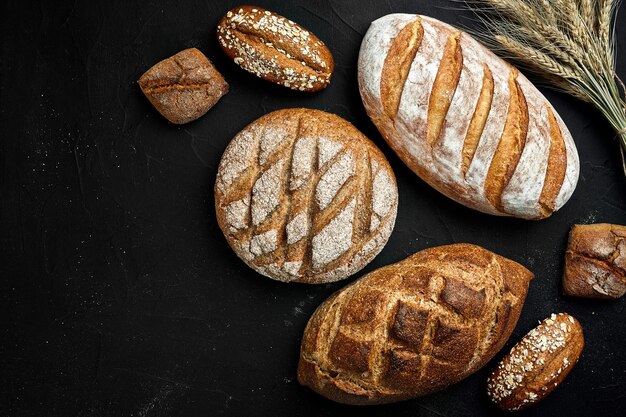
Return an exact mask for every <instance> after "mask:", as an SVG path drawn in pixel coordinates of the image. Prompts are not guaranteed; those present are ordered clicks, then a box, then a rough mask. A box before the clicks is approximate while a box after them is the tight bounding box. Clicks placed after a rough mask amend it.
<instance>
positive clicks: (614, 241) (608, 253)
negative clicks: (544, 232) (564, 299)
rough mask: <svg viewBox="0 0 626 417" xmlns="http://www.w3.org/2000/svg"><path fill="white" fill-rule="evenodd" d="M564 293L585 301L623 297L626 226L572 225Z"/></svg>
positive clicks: (625, 269)
mask: <svg viewBox="0 0 626 417" xmlns="http://www.w3.org/2000/svg"><path fill="white" fill-rule="evenodd" d="M563 292H564V293H565V294H566V295H571V296H574V297H586V298H608V299H611V298H620V297H622V296H623V295H624V294H626V226H620V225H617V224H608V223H598V224H575V225H574V226H573V227H572V230H571V231H570V234H569V241H568V243H567V252H565V271H564V273H563Z"/></svg>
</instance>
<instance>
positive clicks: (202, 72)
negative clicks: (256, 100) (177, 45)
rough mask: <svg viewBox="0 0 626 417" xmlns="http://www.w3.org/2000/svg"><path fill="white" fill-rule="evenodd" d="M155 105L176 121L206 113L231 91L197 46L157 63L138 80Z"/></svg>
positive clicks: (194, 117) (185, 121)
mask: <svg viewBox="0 0 626 417" xmlns="http://www.w3.org/2000/svg"><path fill="white" fill-rule="evenodd" d="M137 82H138V84H139V87H141V91H143V93H144V94H145V96H146V97H147V98H148V100H150V102H151V103H152V105H153V106H154V107H155V108H156V109H157V110H158V111H159V113H161V114H162V115H163V117H165V118H166V119H167V120H169V121H170V122H172V123H176V124H183V123H189V122H191V121H193V120H196V119H198V118H199V117H201V116H203V115H204V114H205V113H206V112H207V111H209V109H210V108H211V107H213V106H214V105H215V103H217V101H218V100H219V99H220V98H221V97H222V96H223V95H224V94H226V93H227V92H228V83H226V81H225V80H224V77H222V75H221V74H220V73H219V72H218V71H217V70H216V69H215V67H214V66H213V64H212V63H211V61H209V60H208V59H207V57H205V56H204V54H202V52H200V51H199V50H197V49H196V48H190V49H185V50H184V51H181V52H179V53H177V54H176V55H174V56H171V57H169V58H167V59H164V60H163V61H161V62H159V63H157V64H155V65H154V66H153V67H152V68H150V69H149V70H148V71H146V72H145V73H144V74H143V75H142V76H141V78H139V81H137Z"/></svg>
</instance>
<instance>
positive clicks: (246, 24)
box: [217, 6, 334, 92]
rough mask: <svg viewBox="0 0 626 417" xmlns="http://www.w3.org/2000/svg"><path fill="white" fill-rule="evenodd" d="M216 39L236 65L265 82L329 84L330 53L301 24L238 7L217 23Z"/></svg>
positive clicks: (308, 87)
mask: <svg viewBox="0 0 626 417" xmlns="http://www.w3.org/2000/svg"><path fill="white" fill-rule="evenodd" d="M217 40H218V42H219V44H220V46H221V47H222V50H223V51H224V52H225V53H226V55H228V56H229V57H230V58H231V59H233V60H234V61H235V64H237V65H239V66H240V67H241V68H243V69H245V70H246V71H248V72H251V73H253V74H255V75H256V76H257V77H261V78H263V79H265V80H267V81H271V82H273V83H276V84H279V85H282V86H285V87H287V88H291V89H292V90H298V91H308V92H313V91H318V90H321V89H324V88H326V87H328V84H330V78H331V76H332V74H333V70H334V62H333V56H332V54H331V53H330V51H329V50H328V48H327V47H326V45H324V42H322V41H321V40H319V39H318V38H317V36H315V35H314V34H313V33H311V32H309V31H308V30H306V29H304V28H303V27H302V26H300V25H298V24H296V23H294V22H292V21H291V20H289V19H287V18H285V17H282V16H280V15H278V14H276V13H274V12H271V11H269V10H265V9H263V8H261V7H258V6H239V7H235V8H234V9H232V10H230V11H229V12H228V13H226V16H224V17H223V18H222V20H220V22H219V24H218V25H217Z"/></svg>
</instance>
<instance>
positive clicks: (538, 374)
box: [487, 313, 585, 411]
mask: <svg viewBox="0 0 626 417" xmlns="http://www.w3.org/2000/svg"><path fill="white" fill-rule="evenodd" d="M584 346H585V337H584V335H583V329H582V327H581V325H580V323H579V322H578V320H576V319H575V318H574V317H572V316H570V315H569V314H565V313H561V314H552V315H551V316H550V317H549V318H547V319H545V320H544V321H542V322H541V323H540V324H539V326H537V327H535V328H534V329H533V330H531V331H530V332H529V333H528V334H527V335H526V336H524V337H523V338H522V340H520V341H519V342H518V343H517V344H516V345H515V346H513V348H512V349H511V352H510V353H509V354H508V355H507V356H505V357H504V358H503V359H502V360H501V361H500V363H499V364H498V366H497V367H496V369H494V370H493V372H492V373H491V376H490V377H489V380H488V381H487V394H489V398H491V401H493V403H494V404H495V405H496V406H498V407H499V408H501V409H503V410H506V411H517V410H522V409H524V408H527V407H530V406H531V405H533V404H536V403H538V402H539V401H541V400H542V399H544V398H545V397H546V396H547V395H548V394H550V393H551V392H552V391H554V389H555V388H556V387H557V386H558V385H559V384H561V383H562V382H563V380H564V379H565V377H566V376H567V375H568V374H569V373H570V371H571V370H572V368H573V367H574V365H576V362H578V359H579V358H580V354H581V353H582V351H583V348H584Z"/></svg>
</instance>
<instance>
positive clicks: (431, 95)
mask: <svg viewBox="0 0 626 417" xmlns="http://www.w3.org/2000/svg"><path fill="white" fill-rule="evenodd" d="M358 70H359V87H360V91H361V98H362V99H363V104H364V105H365V108H366V110H367V113H368V114H369V116H370V118H371V119H372V121H373V122H374V124H375V125H376V126H377V127H378V130H379V131H380V133H381V134H382V136H383V137H384V138H385V140H386V141H387V142H388V143H389V145H390V146H391V147H392V148H393V149H394V151H395V152H396V153H397V154H398V156H399V157H400V158H401V159H402V160H403V161H404V162H405V163H406V164H407V165H408V166H409V168H411V169H412V170H413V171H414V172H415V173H416V174H417V175H419V176H420V177H421V178H422V179H423V180H424V181H426V182H427V183H428V184H430V185H431V186H433V187H434V188H436V189H437V190H439V191H440V192H441V193H443V194H445V195H446V196H448V197H450V198H452V199H453V200H455V201H457V202H459V203H461V204H464V205H466V206H468V207H471V208H473V209H476V210H479V211H482V212H485V213H489V214H494V215H501V216H515V217H521V218H527V219H541V218H545V217H548V216H550V215H551V214H552V212H554V211H556V210H558V209H559V208H560V207H561V206H563V204H565V202H566V201H567V200H568V199H569V198H570V196H571V195H572V192H573V191H574V188H575V186H576V182H577V181H578V172H579V160H578V154H577V151H576V147H575V145H574V142H573V140H572V137H571V135H570V133H569V131H568V130H567V128H566V126H565V124H564V123H563V121H562V120H561V118H560V117H559V115H558V114H557V113H556V111H555V110H554V108H553V107H552V106H551V105H550V103H548V101H547V100H546V98H545V97H544V96H543V95H542V94H541V93H540V92H539V91H538V90H537V89H536V88H535V87H534V86H533V85H532V84H531V83H530V82H529V81H528V80H527V79H526V78H525V77H524V76H523V75H522V74H520V73H519V71H518V70H517V69H515V68H514V67H512V66H511V65H509V64H507V63H506V62H504V61H503V60H501V59H500V58H498V57H496V56H495V55H494V54H493V53H491V52H490V51H489V50H487V49H486V48H485V47H484V46H482V45H481V44H479V43H478V42H477V41H476V40H474V39H473V38H472V37H471V36H470V35H468V34H467V33H464V32H460V31H459V30H457V29H455V28H453V27H452V26H449V25H447V24H445V23H443V22H440V21H438V20H435V19H432V18H430V17H426V16H416V15H409V14H392V15H388V16H384V17H382V18H380V19H378V20H376V21H374V22H373V23H372V25H371V26H370V28H369V30H368V32H367V34H366V35H365V38H364V39H363V43H362V44H361V52H360V55H359V63H358Z"/></svg>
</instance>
